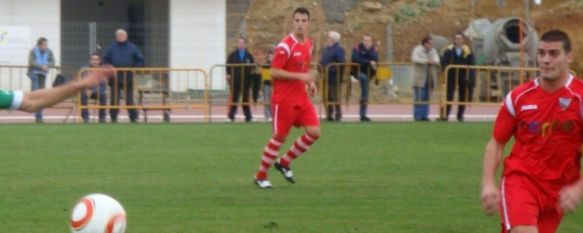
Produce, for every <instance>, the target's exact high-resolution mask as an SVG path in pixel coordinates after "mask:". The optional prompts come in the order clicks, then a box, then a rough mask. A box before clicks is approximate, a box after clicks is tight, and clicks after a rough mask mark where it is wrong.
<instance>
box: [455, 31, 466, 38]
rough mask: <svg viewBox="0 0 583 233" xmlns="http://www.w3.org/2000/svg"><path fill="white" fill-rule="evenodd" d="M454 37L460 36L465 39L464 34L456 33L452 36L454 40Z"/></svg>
mask: <svg viewBox="0 0 583 233" xmlns="http://www.w3.org/2000/svg"><path fill="white" fill-rule="evenodd" d="M456 36H461V37H462V38H466V35H464V33H462V32H456V33H455V34H453V38H455V37H456Z"/></svg>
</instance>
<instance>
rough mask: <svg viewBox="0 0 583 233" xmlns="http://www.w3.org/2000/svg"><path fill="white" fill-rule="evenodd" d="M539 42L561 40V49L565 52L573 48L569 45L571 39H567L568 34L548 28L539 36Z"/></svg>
mask: <svg viewBox="0 0 583 233" xmlns="http://www.w3.org/2000/svg"><path fill="white" fill-rule="evenodd" d="M540 41H541V42H543V41H544V42H563V49H564V50H565V53H570V52H571V50H572V49H573V48H572V47H571V39H569V35H567V33H565V32H564V31H561V30H550V31H547V32H545V33H544V34H543V35H542V36H541V38H540Z"/></svg>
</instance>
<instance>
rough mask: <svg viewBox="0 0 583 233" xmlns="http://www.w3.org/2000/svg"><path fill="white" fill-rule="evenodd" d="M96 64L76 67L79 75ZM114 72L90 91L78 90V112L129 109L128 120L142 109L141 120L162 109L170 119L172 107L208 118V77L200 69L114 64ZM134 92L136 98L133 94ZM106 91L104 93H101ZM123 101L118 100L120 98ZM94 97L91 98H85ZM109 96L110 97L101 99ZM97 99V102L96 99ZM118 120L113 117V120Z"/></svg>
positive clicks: (113, 111) (133, 119) (166, 118)
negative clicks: (195, 110) (124, 66)
mask: <svg viewBox="0 0 583 233" xmlns="http://www.w3.org/2000/svg"><path fill="white" fill-rule="evenodd" d="M95 69H99V68H84V69H81V70H80V71H79V74H78V78H83V76H84V75H85V74H86V73H87V72H90V71H91V70H95ZM115 70H116V76H115V77H113V78H112V79H110V80H109V81H108V82H107V83H102V84H100V86H99V87H96V88H95V89H93V90H89V92H91V93H87V92H80V93H79V95H78V96H77V98H78V105H77V109H78V114H79V115H82V114H84V113H83V111H89V110H101V111H102V113H101V114H105V110H110V114H114V115H117V111H119V110H121V109H126V110H128V113H129V117H130V120H132V121H137V119H138V110H141V111H143V114H144V121H145V122H147V121H148V112H149V111H162V112H163V114H164V115H163V119H164V121H166V122H169V121H170V112H171V111H172V110H175V109H184V110H192V109H198V110H200V111H201V112H202V117H203V119H204V120H205V121H207V122H210V105H209V93H208V92H209V89H210V84H209V77H208V75H207V73H206V72H205V71H204V70H202V69H197V68H185V69H173V68H116V69H115ZM136 94H137V97H138V99H137V101H136V100H135V99H134V96H136ZM104 95H105V97H104ZM122 97H123V99H124V100H125V104H122V103H120V102H121V101H120V99H122ZM88 99H94V101H88ZM103 99H109V101H103ZM98 101H99V103H97V102H98ZM114 119H115V120H117V119H116V118H115V117H113V118H112V120H113V121H115V120H114Z"/></svg>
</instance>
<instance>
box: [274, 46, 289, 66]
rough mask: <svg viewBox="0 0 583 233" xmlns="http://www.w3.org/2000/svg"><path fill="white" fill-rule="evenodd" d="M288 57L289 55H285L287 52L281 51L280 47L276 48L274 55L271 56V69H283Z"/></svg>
mask: <svg viewBox="0 0 583 233" xmlns="http://www.w3.org/2000/svg"><path fill="white" fill-rule="evenodd" d="M288 57H289V54H287V51H285V49H283V48H281V47H277V48H276V49H275V52H274V54H273V61H272V62H271V67H272V68H278V69H283V67H284V66H285V63H287V58H288Z"/></svg>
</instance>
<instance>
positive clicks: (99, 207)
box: [70, 193, 127, 233]
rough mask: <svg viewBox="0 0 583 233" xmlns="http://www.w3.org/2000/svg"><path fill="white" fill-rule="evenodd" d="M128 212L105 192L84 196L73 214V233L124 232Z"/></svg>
mask: <svg viewBox="0 0 583 233" xmlns="http://www.w3.org/2000/svg"><path fill="white" fill-rule="evenodd" d="M126 224H127V222H126V212H125V210H124V209H123V206H121V204H119V202H118V201H116V200H115V199H113V198H111V197H110V196H107V195H104V194H99V193H95V194H90V195H87V196H84V197H83V198H81V200H79V202H77V204H75V207H74V208H73V214H72V215H71V224H70V226H71V232H72V233H124V232H125V230H126Z"/></svg>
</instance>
